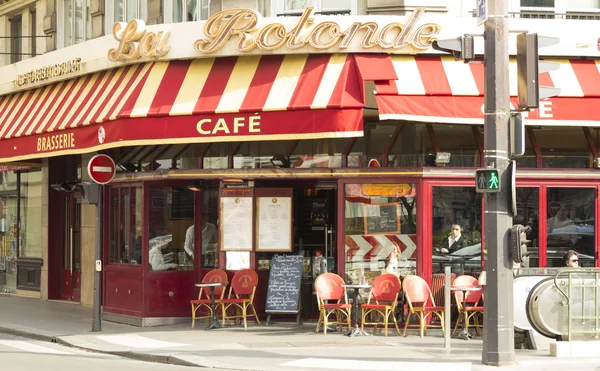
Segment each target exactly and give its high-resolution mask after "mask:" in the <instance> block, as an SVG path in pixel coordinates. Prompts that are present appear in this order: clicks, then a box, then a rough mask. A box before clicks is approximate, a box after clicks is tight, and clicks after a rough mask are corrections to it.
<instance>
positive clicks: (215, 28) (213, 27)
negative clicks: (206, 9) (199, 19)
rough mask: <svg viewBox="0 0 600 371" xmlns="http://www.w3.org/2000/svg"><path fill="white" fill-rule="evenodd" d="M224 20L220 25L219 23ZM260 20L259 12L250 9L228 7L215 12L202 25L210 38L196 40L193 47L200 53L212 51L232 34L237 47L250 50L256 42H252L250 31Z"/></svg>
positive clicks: (221, 45)
mask: <svg viewBox="0 0 600 371" xmlns="http://www.w3.org/2000/svg"><path fill="white" fill-rule="evenodd" d="M222 22H225V24H224V25H222V26H221V23H222ZM261 22H262V16H261V15H260V13H258V12H255V11H253V10H250V9H229V10H223V11H221V12H218V13H216V14H215V15H213V16H212V17H210V19H209V20H208V21H207V22H206V24H205V25H204V33H205V34H206V35H207V36H208V37H210V38H211V39H212V41H208V40H197V41H196V42H195V43H194V48H195V49H196V50H197V51H199V52H201V53H214V52H216V51H217V50H219V49H221V48H222V47H223V45H225V44H226V43H227V41H229V39H230V38H231V37H232V36H235V35H237V36H238V43H237V48H238V50H240V51H250V50H252V49H253V48H254V47H255V46H256V44H254V43H253V42H252V35H251V34H250V31H253V30H254V29H256V26H257V25H258V24H260V23H261Z"/></svg>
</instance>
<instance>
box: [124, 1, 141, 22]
mask: <svg viewBox="0 0 600 371" xmlns="http://www.w3.org/2000/svg"><path fill="white" fill-rule="evenodd" d="M126 1H127V8H126V11H127V19H126V21H127V22H128V21H131V20H132V19H137V18H139V15H138V9H137V4H138V0H126Z"/></svg>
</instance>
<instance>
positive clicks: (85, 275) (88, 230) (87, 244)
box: [81, 154, 97, 307]
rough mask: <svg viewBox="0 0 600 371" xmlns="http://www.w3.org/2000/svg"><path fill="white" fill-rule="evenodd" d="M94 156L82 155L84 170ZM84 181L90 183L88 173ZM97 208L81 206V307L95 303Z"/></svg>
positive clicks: (85, 173)
mask: <svg viewBox="0 0 600 371" xmlns="http://www.w3.org/2000/svg"><path fill="white" fill-rule="evenodd" d="M93 155H94V154H85V155H82V158H81V164H82V168H84V169H86V168H87V163H88V162H89V160H90V159H91V158H92V156H93ZM81 176H82V181H84V182H89V181H91V180H90V177H89V175H88V173H87V171H82V174H81ZM96 224H97V221H96V206H95V205H89V204H86V203H82V204H81V305H83V306H86V307H91V306H92V305H93V303H94V269H95V251H96V228H97V225H96Z"/></svg>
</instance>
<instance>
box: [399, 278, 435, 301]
mask: <svg viewBox="0 0 600 371" xmlns="http://www.w3.org/2000/svg"><path fill="white" fill-rule="evenodd" d="M402 289H403V290H404V296H406V299H407V300H408V302H409V303H412V304H415V303H423V305H424V306H425V305H427V304H428V303H431V305H433V306H435V301H434V300H433V296H432V295H431V289H430V288H429V285H428V284H427V282H426V281H425V280H424V279H422V278H421V277H419V276H415V275H409V276H406V277H404V280H403V281H402Z"/></svg>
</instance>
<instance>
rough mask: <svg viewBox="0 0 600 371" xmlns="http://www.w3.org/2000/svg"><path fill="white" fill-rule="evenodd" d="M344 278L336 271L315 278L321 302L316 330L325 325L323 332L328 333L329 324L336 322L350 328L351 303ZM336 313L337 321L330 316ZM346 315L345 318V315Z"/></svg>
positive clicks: (318, 300) (318, 301)
mask: <svg viewBox="0 0 600 371" xmlns="http://www.w3.org/2000/svg"><path fill="white" fill-rule="evenodd" d="M343 284H344V279H343V278H342V277H340V276H338V275H337V274H335V273H323V274H320V275H319V276H318V277H317V279H316V280H315V292H316V293H317V303H318V304H319V322H317V328H316V330H315V332H319V328H320V327H321V325H323V334H325V335H327V326H328V325H330V324H335V325H339V326H343V325H344V324H346V325H348V330H350V328H351V326H352V324H351V323H350V312H351V310H352V309H351V305H350V304H349V303H348V296H347V295H346V288H345V287H342V286H341V285H343ZM332 313H333V314H335V321H331V322H330V321H329V316H330V315H331V314H332ZM344 316H345V317H346V318H345V319H344V318H343V317H344Z"/></svg>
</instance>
